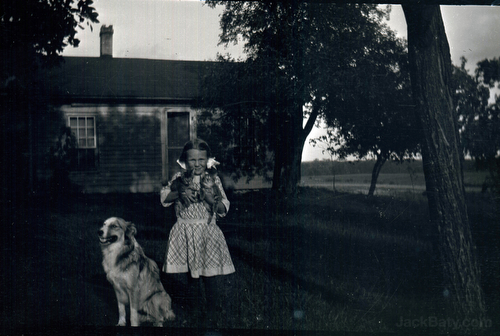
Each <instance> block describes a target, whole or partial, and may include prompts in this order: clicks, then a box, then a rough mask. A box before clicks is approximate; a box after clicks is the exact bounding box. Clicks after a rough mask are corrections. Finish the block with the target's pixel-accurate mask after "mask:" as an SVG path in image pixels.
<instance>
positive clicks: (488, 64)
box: [455, 58, 500, 192]
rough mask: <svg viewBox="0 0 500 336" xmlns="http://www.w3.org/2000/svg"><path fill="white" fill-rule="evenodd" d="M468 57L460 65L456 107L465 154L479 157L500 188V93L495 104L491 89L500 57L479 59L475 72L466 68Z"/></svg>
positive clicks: (478, 161)
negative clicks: (469, 71) (491, 100)
mask: <svg viewBox="0 0 500 336" xmlns="http://www.w3.org/2000/svg"><path fill="white" fill-rule="evenodd" d="M465 64H466V60H465V59H464V58H463V59H462V65H461V67H460V68H457V69H456V71H455V73H456V76H460V80H458V79H457V82H458V83H460V84H461V86H459V87H458V88H457V95H456V96H457V101H456V107H457V111H458V113H459V121H460V131H461V139H462V144H463V149H464V152H465V154H467V155H469V156H470V157H472V158H473V159H475V160H476V165H477V167H478V168H479V169H486V170H488V171H489V173H490V179H491V184H492V185H493V186H494V187H495V190H496V191H497V192H500V154H499V153H500V134H499V132H498V130H499V129H500V97H496V98H495V101H494V102H493V103H492V104H489V102H488V100H489V97H490V92H489V89H488V88H493V87H494V86H495V85H496V84H497V83H498V82H499V81H500V71H499V69H500V60H499V59H496V58H494V59H492V60H487V59H485V60H483V61H481V62H478V64H477V68H476V71H475V76H472V75H470V74H468V72H467V71H466V70H465Z"/></svg>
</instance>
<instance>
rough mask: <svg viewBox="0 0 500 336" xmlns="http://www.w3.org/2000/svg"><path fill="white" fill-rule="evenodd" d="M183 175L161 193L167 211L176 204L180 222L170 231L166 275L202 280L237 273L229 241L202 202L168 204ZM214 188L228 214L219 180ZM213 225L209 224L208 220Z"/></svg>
mask: <svg viewBox="0 0 500 336" xmlns="http://www.w3.org/2000/svg"><path fill="white" fill-rule="evenodd" d="M180 174H181V173H177V174H175V175H174V177H173V178H172V180H171V181H170V182H169V183H168V185H167V186H165V187H163V188H162V190H161V193H160V199H161V203H162V205H163V206H164V207H168V206H170V205H172V204H175V214H176V216H177V222H176V223H175V224H174V226H173V227H172V230H171V231H170V236H169V238H168V246H167V252H166V255H165V263H164V265H163V269H162V270H163V272H166V273H186V272H188V271H190V272H191V276H192V277H193V278H199V277H200V276H206V277H209V276H214V275H226V274H230V273H233V272H234V271H235V269H234V265H233V262H232V260H231V256H230V254H229V250H228V248H227V244H226V239H225V238H224V234H223V233H222V231H221V230H220V228H219V227H218V226H217V224H216V217H217V216H225V214H224V215H213V216H210V213H209V211H208V210H207V208H206V207H205V205H204V204H203V203H202V202H198V203H192V204H191V205H190V206H189V207H185V206H184V205H183V204H182V203H181V202H180V201H179V200H176V201H174V202H171V203H167V202H166V199H167V196H168V194H169V193H170V191H171V189H170V188H171V185H172V182H173V181H174V180H175V179H176V178H178V177H179V176H180ZM193 184H194V186H193V189H195V190H200V176H194V179H193ZM215 184H216V185H217V187H218V188H219V190H220V192H221V195H222V200H221V201H222V203H223V204H224V206H225V207H226V213H227V211H228V210H229V201H228V199H227V197H226V194H225V193H224V189H223V187H222V183H221V181H220V178H219V177H218V176H217V177H216V178H215ZM210 217H211V218H212V219H211V222H210V223H208V220H209V218H210Z"/></svg>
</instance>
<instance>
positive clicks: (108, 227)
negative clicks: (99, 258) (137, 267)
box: [97, 217, 137, 247]
mask: <svg viewBox="0 0 500 336" xmlns="http://www.w3.org/2000/svg"><path fill="white" fill-rule="evenodd" d="M136 233H137V230H136V228H135V225H134V224H133V223H131V222H127V221H125V220H123V219H121V218H118V217H111V218H108V219H106V220H105V221H104V223H103V225H102V227H101V228H100V229H99V231H97V234H98V235H99V242H100V243H101V246H103V247H104V246H108V245H111V244H113V243H116V242H124V241H125V240H131V239H132V238H133V237H134V236H135V234H136Z"/></svg>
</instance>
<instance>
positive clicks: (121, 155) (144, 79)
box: [38, 26, 215, 193]
mask: <svg viewBox="0 0 500 336" xmlns="http://www.w3.org/2000/svg"><path fill="white" fill-rule="evenodd" d="M100 37H101V38H100V41H101V55H100V57H65V58H64V64H62V65H61V66H60V67H57V68H54V69H51V70H50V71H49V72H48V73H47V74H46V76H45V78H44V81H46V83H47V84H46V85H47V91H48V96H49V99H50V103H51V105H52V108H54V109H56V110H58V111H59V112H60V114H61V115H62V116H63V119H64V123H65V124H66V125H67V126H69V127H71V130H72V132H73V134H74V135H75V136H76V138H77V142H78V149H77V152H78V155H77V159H76V163H75V167H74V169H72V171H71V173H70V179H71V181H72V182H73V183H75V184H77V185H79V186H81V188H82V189H83V191H84V192H88V193H108V192H133V193H135V192H141V193H142V192H156V191H158V190H159V189H160V188H161V182H162V181H166V180H168V179H169V178H170V177H171V176H172V175H173V174H174V173H175V172H176V171H177V170H178V169H179V168H178V167H177V164H176V160H177V158H178V157H179V155H180V152H181V150H182V147H183V145H184V143H185V142H186V141H188V140H189V139H191V138H193V137H194V136H195V134H196V129H195V127H196V126H195V125H196V115H197V110H196V109H195V108H193V104H194V102H195V101H196V99H197V98H198V97H199V92H200V91H199V89H200V82H201V80H202V77H203V75H204V73H206V71H207V69H208V67H210V66H213V65H214V64H215V63H213V62H197V61H176V60H151V59H128V58H114V57H113V45H112V41H113V26H109V27H106V26H102V27H101V31H100ZM38 174H39V175H44V174H45V175H46V174H47V171H46V170H45V171H43V169H40V171H39V172H38Z"/></svg>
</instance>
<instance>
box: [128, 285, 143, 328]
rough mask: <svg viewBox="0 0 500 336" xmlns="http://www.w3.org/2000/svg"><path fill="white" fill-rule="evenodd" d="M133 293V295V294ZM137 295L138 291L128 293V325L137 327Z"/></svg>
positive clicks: (138, 318)
mask: <svg viewBox="0 0 500 336" xmlns="http://www.w3.org/2000/svg"><path fill="white" fill-rule="evenodd" d="M134 294H135V295H134ZM140 308H141V307H139V295H138V293H133V294H131V295H130V325H131V326H132V327H138V326H139V325H140V324H141V320H140V316H139V309H140Z"/></svg>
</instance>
